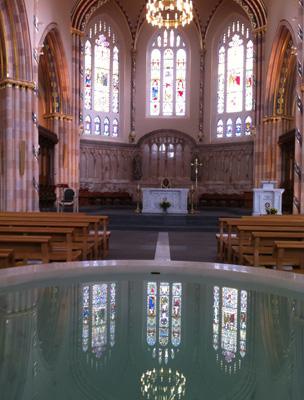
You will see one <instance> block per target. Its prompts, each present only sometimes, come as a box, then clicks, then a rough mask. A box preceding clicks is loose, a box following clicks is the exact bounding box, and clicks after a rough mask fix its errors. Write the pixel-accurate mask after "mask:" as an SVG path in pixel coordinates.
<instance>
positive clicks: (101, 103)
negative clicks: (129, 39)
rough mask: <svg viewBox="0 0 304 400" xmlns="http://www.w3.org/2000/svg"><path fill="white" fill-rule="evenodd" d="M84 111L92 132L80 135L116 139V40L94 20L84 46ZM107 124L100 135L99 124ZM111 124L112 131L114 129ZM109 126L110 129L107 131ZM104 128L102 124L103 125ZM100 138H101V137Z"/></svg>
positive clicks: (102, 22)
mask: <svg viewBox="0 0 304 400" xmlns="http://www.w3.org/2000/svg"><path fill="white" fill-rule="evenodd" d="M84 71H85V72H84V95H83V98H84V110H85V114H86V115H88V114H89V116H90V118H91V121H94V124H95V126H94V128H93V130H92V129H87V127H86V126H85V129H84V133H85V134H87V135H89V134H95V135H101V133H103V135H104V136H110V135H112V136H113V137H117V136H118V132H119V131H118V125H119V103H120V52H119V44H118V41H117V36H116V34H115V32H113V29H112V28H111V26H110V25H109V24H108V23H107V22H106V21H104V20H102V19H100V17H99V18H98V20H97V19H96V18H95V20H94V22H93V23H91V24H90V26H89V29H88V33H87V37H86V40H85V43H84ZM97 118H99V121H106V118H107V120H108V124H107V125H108V126H107V129H104V130H103V132H102V128H101V122H98V120H97ZM114 121H116V122H115V128H114ZM110 126H113V129H112V131H110ZM104 128H105V124H104ZM101 136H102V135H101Z"/></svg>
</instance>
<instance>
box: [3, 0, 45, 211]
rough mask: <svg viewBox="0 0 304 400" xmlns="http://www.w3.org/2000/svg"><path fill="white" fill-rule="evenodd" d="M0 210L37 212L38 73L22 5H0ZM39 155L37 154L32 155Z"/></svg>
mask: <svg viewBox="0 0 304 400" xmlns="http://www.w3.org/2000/svg"><path fill="white" fill-rule="evenodd" d="M0 43H1V45H0V46H1V51H0V53H1V73H0V88H1V97H0V113H1V115H2V116H3V118H2V121H1V128H0V147H1V149H0V152H1V163H2V164H1V166H0V170H1V172H0V188H1V189H0V209H1V210H3V211H32V210H36V209H37V208H38V162H37V159H36V157H35V156H33V154H36V150H37V148H38V131H37V128H36V121H37V115H36V107H35V106H36V96H35V83H34V67H33V62H32V61H33V59H32V48H31V42H30V34H29V23H28V19H27V13H26V7H25V3H24V0H0ZM33 149H35V151H33Z"/></svg>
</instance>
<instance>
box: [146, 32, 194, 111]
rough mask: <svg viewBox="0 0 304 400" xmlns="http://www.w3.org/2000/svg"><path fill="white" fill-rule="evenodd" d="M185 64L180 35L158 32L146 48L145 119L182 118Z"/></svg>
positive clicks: (183, 43) (184, 98) (184, 45)
mask: <svg viewBox="0 0 304 400" xmlns="http://www.w3.org/2000/svg"><path fill="white" fill-rule="evenodd" d="M187 62H188V57H187V49H186V44H185V42H184V40H183V38H182V37H181V35H180V33H178V31H177V30H174V29H171V30H169V29H163V30H161V31H160V32H159V33H158V34H157V36H156V38H155V39H154V40H153V42H152V45H151V47H150V48H149V67H150V73H149V74H148V76H149V83H148V86H149V96H148V99H149V106H148V110H149V111H148V113H149V115H151V116H166V117H167V116H168V117H170V116H185V115H186V89H187V88H186V74H187Z"/></svg>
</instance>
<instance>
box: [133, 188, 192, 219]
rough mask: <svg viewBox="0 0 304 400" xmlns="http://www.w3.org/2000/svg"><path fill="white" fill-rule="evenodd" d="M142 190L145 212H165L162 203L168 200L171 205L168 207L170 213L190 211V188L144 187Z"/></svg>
mask: <svg viewBox="0 0 304 400" xmlns="http://www.w3.org/2000/svg"><path fill="white" fill-rule="evenodd" d="M141 190H142V204H143V208H142V212H143V213H163V210H162V208H161V207H160V205H159V204H160V203H161V202H162V201H163V200H167V201H169V202H170V203H171V206H170V207H169V208H168V209H167V213H169V214H187V213H188V207H187V205H188V192H189V189H179V188H174V189H173V188H172V189H171V188H170V189H160V188H143V189H141Z"/></svg>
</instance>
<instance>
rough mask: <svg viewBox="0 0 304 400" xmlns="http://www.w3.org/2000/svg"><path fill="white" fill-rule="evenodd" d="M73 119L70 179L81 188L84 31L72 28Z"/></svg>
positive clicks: (70, 123) (71, 122) (71, 126)
mask: <svg viewBox="0 0 304 400" xmlns="http://www.w3.org/2000/svg"><path fill="white" fill-rule="evenodd" d="M71 33H72V120H71V121H70V122H69V125H70V140H71V146H70V151H71V166H70V168H71V171H70V174H71V175H70V181H71V184H72V185H73V187H75V188H79V166H80V162H79V154H80V134H81V133H82V131H83V113H82V110H83V62H82V58H83V57H82V56H83V46H82V43H81V40H82V37H83V35H84V33H83V32H82V31H79V30H77V29H72V31H71Z"/></svg>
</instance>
